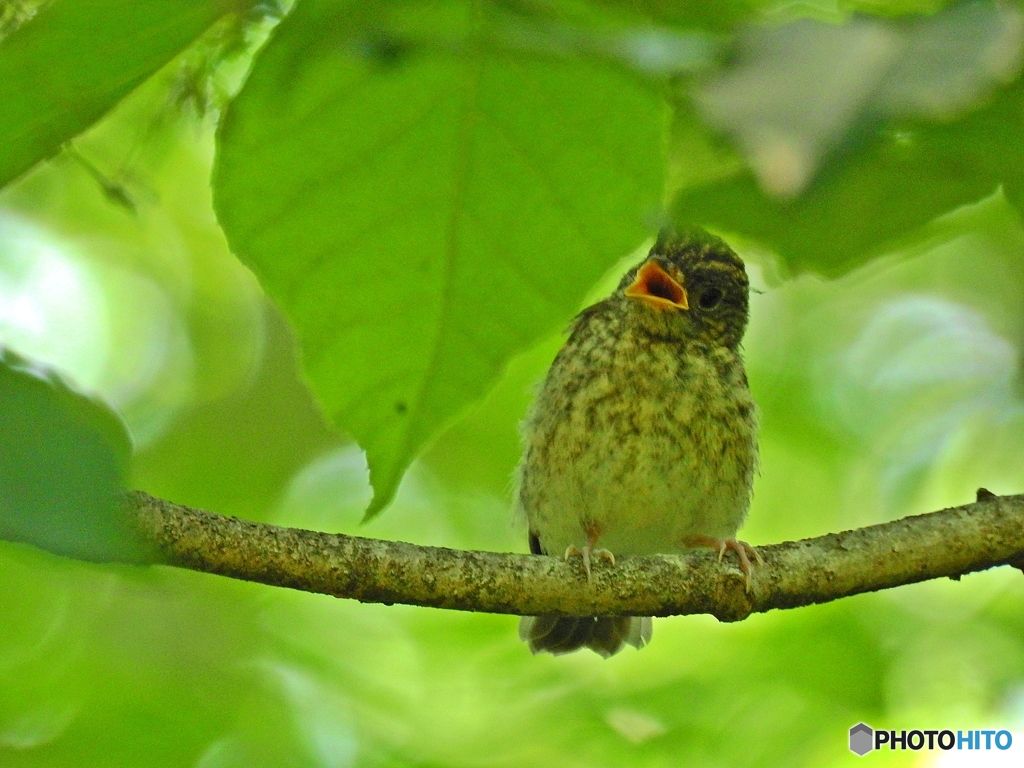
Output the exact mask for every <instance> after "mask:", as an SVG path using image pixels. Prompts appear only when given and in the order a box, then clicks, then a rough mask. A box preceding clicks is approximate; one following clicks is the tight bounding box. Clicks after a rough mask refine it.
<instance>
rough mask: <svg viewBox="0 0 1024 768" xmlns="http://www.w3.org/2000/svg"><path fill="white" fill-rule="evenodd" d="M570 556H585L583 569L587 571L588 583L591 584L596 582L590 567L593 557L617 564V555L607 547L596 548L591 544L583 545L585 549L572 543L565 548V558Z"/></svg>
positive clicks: (567, 558)
mask: <svg viewBox="0 0 1024 768" xmlns="http://www.w3.org/2000/svg"><path fill="white" fill-rule="evenodd" d="M570 557H582V558H583V570H584V571H586V572H587V583H589V584H592V583H593V582H594V575H593V573H592V572H591V569H590V562H591V559H592V558H595V557H596V558H599V559H601V560H607V561H608V562H609V563H611V564H612V565H615V555H613V554H612V553H611V552H610V551H608V550H607V549H594V548H593V547H592V546H590V545H589V544H587V545H586V546H585V547H583V549H580V548H579V547H577V546H575V545H573V544H570V545H569V546H568V547H566V550H565V560H566V561H568V560H569V558H570Z"/></svg>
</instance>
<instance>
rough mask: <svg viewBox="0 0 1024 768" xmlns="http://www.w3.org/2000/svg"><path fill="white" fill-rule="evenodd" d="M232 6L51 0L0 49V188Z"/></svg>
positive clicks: (233, 1)
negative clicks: (0, 138)
mask: <svg viewBox="0 0 1024 768" xmlns="http://www.w3.org/2000/svg"><path fill="white" fill-rule="evenodd" d="M238 5H239V3H238V2H237V0H132V1H131V2H123V1H122V0H89V2H82V0H77V1H76V0H55V1H54V2H52V3H48V4H46V5H45V7H44V8H43V10H42V11H40V13H39V15H38V16H37V17H36V18H35V19H33V20H31V21H29V22H28V23H26V24H25V25H24V26H23V27H21V28H20V29H18V30H17V31H16V32H14V33H13V34H12V35H11V36H10V37H8V38H7V39H5V40H3V41H2V42H0V136H3V141H2V142H0V186H3V185H5V184H7V183H8V182H10V181H12V180H13V179H15V178H17V177H18V176H19V175H20V174H22V173H24V172H25V171H27V170H28V169H29V168H31V167H32V166H33V165H35V164H36V163H38V162H39V161H40V160H45V159H47V158H50V157H52V156H53V155H55V154H56V153H57V152H58V151H59V149H60V147H61V145H62V144H63V143H64V142H66V141H68V140H69V139H71V138H74V137H75V136H77V135H78V134H79V133H81V132H82V131H84V130H85V129H86V128H88V127H89V126H90V125H92V124H93V123H94V122H96V121H97V120H98V119H99V118H100V117H102V116H103V115H104V114H105V113H106V112H107V111H109V110H110V109H111V108H112V107H113V106H114V105H115V104H117V102H119V101H120V100H121V99H122V98H123V97H124V96H126V95H127V94H128V93H130V92H131V91H132V90H133V89H134V88H135V87H136V86H137V85H139V84H140V83H141V82H142V81H143V80H145V79H146V78H148V77H149V76H150V75H152V74H153V73H154V72H156V71H157V70H158V69H160V67H162V66H163V65H164V64H166V63H167V62H168V61H170V60H171V59H172V58H174V57H175V56H176V55H177V54H178V53H179V52H180V51H182V50H183V49H184V48H186V47H187V46H188V45H189V44H190V43H191V42H192V41H193V40H195V39H196V38H197V37H199V36H200V35H201V34H203V32H205V31H206V29H207V28H209V27H210V25H211V24H213V22H214V21H216V20H217V19H218V18H219V17H220V16H222V15H224V14H225V13H226V12H227V11H229V10H231V9H232V8H234V7H236V6H238Z"/></svg>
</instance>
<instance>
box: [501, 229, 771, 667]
mask: <svg viewBox="0 0 1024 768" xmlns="http://www.w3.org/2000/svg"><path fill="white" fill-rule="evenodd" d="M651 261H653V262H655V266H656V267H657V269H656V270H654V272H655V273H656V275H655V278H654V279H655V283H652V284H651V285H650V286H646V289H647V290H646V291H641V293H646V294H650V293H652V292H653V293H654V294H655V295H654V296H653V297H652V296H651V295H644V296H642V297H641V298H640V299H638V298H636V297H635V296H633V295H627V294H628V293H629V289H630V286H632V285H634V284H635V283H636V282H637V281H638V280H639V279H640V278H639V277H638V274H645V273H638V270H640V269H641V268H642V267H643V266H644V265H645V264H647V263H648V262H651ZM662 272H664V273H665V274H668V275H669V276H671V277H673V278H675V279H677V280H678V283H679V285H681V286H682V287H683V288H684V289H685V297H683V298H681V299H680V301H679V302H678V303H677V304H670V303H668V302H667V301H665V300H661V299H659V298H658V295H657V294H658V293H659V291H660V290H661V288H660V287H659V285H658V284H657V282H656V280H657V279H659V278H658V277H657V275H658V274H661V273H662ZM748 292H749V289H748V282H747V277H746V272H745V270H744V268H743V262H742V261H741V260H740V259H739V257H738V256H736V254H735V253H734V252H733V251H732V250H731V249H730V248H729V247H728V246H727V245H726V244H725V243H724V242H722V241H721V240H719V239H717V238H714V237H712V236H710V235H708V234H706V233H703V232H699V231H698V232H689V233H684V234H678V233H675V232H663V233H662V236H661V237H660V238H659V240H658V242H657V244H656V245H655V246H654V248H653V249H652V250H651V253H650V255H649V256H648V258H647V259H646V260H645V261H644V262H642V263H641V264H639V265H637V267H635V268H634V269H632V270H631V271H630V272H629V273H627V274H626V276H625V277H624V278H623V280H622V282H621V284H620V285H619V287H618V289H617V290H616V291H615V293H613V294H612V295H611V296H610V297H609V298H607V299H605V300H604V301H602V302H599V303H598V304H595V305H594V306H592V307H589V308H588V309H586V310H584V311H583V312H582V313H580V315H579V316H578V317H577V318H576V319H575V321H574V322H573V325H572V328H571V333H570V336H569V339H568V340H567V341H566V343H565V346H564V347H563V348H562V350H561V351H560V352H559V354H558V356H557V357H556V358H555V360H554V362H553V363H552V365H551V368H550V370H549V371H548V375H547V378H546V379H545V381H544V383H543V385H542V387H541V389H540V391H539V393H538V395H537V398H536V401H535V403H534V406H533V408H532V411H531V413H530V415H529V416H528V417H527V419H526V422H525V423H524V427H523V433H524V451H523V459H522V462H521V464H520V468H519V491H518V505H519V507H520V510H521V512H522V513H524V514H525V516H526V518H527V520H528V523H529V529H530V538H531V549H532V550H533V551H535V552H538V553H540V552H543V553H546V554H551V555H558V556H560V555H562V554H563V552H565V551H566V549H567V548H569V547H575V548H577V549H580V550H582V549H583V548H584V547H587V546H589V545H596V546H598V547H600V548H603V549H607V550H609V551H610V552H611V553H612V554H614V555H630V554H654V553H671V552H681V551H684V550H686V549H687V548H688V547H687V541H692V540H693V539H695V538H697V539H714V540H722V541H724V540H731V539H732V538H733V537H734V536H735V533H736V531H737V529H738V528H739V526H740V524H741V523H742V521H743V518H744V515H745V514H746V511H747V508H748V506H749V502H750V490H751V484H752V482H753V476H754V470H755V466H756V462H757V441H756V429H757V428H756V421H755V408H754V402H753V400H752V398H751V396H750V391H749V389H748V387H747V379H746V374H745V372H744V369H743V361H742V358H741V356H740V351H739V345H740V341H741V339H742V336H743V332H744V330H745V328H746V323H747V314H748ZM687 301H688V307H682V306H681V304H683V303H686V302H687ZM521 632H522V634H523V636H524V639H526V640H527V641H528V642H529V643H530V647H531V649H532V650H533V651H534V652H539V651H550V652H553V653H565V652H568V651H572V650H576V649H577V648H580V647H590V648H592V649H593V650H595V651H597V652H598V653H601V654H602V655H605V656H608V655H611V654H612V653H615V652H616V651H618V650H619V649H620V648H621V647H622V645H623V644H624V643H627V642H628V643H631V644H633V645H635V646H637V647H640V646H642V645H643V644H645V643H646V642H647V640H648V639H649V637H650V620H649V619H639V618H635V619H629V618H595V617H585V618H580V619H573V618H566V619H557V620H556V619H554V618H551V617H541V618H539V619H538V618H527V619H524V623H523V626H522V628H521Z"/></svg>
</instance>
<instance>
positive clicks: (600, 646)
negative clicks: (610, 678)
mask: <svg viewBox="0 0 1024 768" xmlns="http://www.w3.org/2000/svg"><path fill="white" fill-rule="evenodd" d="M651 625H652V622H651V619H650V618H649V617H646V616H644V617H640V616H578V617H577V616H523V617H522V618H521V619H520V620H519V637H520V638H521V639H522V640H524V641H525V642H526V643H527V644H528V645H529V646H530V650H531V651H532V652H533V653H544V652H547V653H552V654H555V655H556V656H557V655H560V654H563V653H572V652H573V651H577V650H579V649H580V648H589V649H590V650H592V651H594V653H597V654H600V655H601V656H603V657H604V658H606V659H607V658H608V657H609V656H613V655H615V654H616V653H618V652H619V651H621V650H622V647H623V646H624V645H632V646H633V647H634V648H638V649H639V648H643V647H644V646H645V645H647V644H648V643H649V642H650V641H651V630H652V626H651Z"/></svg>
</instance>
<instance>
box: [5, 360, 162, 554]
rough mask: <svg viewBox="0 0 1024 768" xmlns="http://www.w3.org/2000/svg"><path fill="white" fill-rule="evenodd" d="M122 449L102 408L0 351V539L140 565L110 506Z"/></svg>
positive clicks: (114, 421) (124, 456)
mask: <svg viewBox="0 0 1024 768" xmlns="http://www.w3.org/2000/svg"><path fill="white" fill-rule="evenodd" d="M130 454H131V438H130V437H129V436H128V433H127V432H126V431H125V428H124V425H123V424H122V422H121V420H120V419H119V418H118V417H117V415H115V414H114V413H113V412H112V411H111V410H110V409H109V408H107V406H106V405H104V404H103V403H101V402H99V401H98V400H94V399H92V398H90V397H88V396H86V395H83V394H82V393H80V392H78V391H76V390H75V389H73V388H72V387H71V386H70V385H68V384H67V382H65V381H64V380H62V379H61V378H60V377H59V376H57V375H56V374H55V373H54V372H53V371H50V370H47V369H44V368H42V367H40V366H38V365H34V364H32V363H29V362H28V361H26V360H24V359H22V358H20V357H18V356H17V355H15V354H14V353H12V352H10V351H9V350H0V538H3V539H6V540H8V541H21V542H26V543H28V544H33V545H35V546H37V547H40V548H42V549H46V550H49V551H50V552H54V553H56V554H58V555H66V556H69V557H76V558H79V559H83V560H95V561H119V562H146V561H147V560H149V553H148V552H147V550H146V547H145V546H144V545H143V543H142V542H141V541H140V540H139V539H137V538H136V537H135V536H134V534H133V533H132V531H131V530H130V528H129V527H128V525H127V523H126V521H125V520H124V518H123V517H122V515H121V514H120V509H119V506H118V505H119V491H120V489H121V487H122V479H123V477H124V472H125V467H126V464H127V462H128V457H129V455H130Z"/></svg>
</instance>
